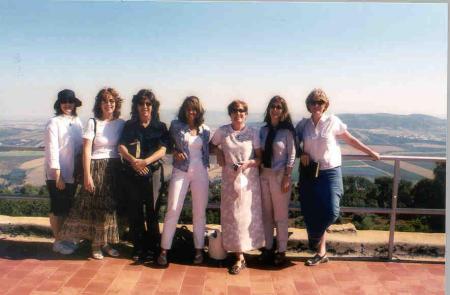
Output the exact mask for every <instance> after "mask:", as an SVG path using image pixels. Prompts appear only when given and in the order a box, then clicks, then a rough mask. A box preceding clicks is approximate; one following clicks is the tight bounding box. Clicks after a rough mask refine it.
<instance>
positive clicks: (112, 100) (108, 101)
mask: <svg viewBox="0 0 450 295" xmlns="http://www.w3.org/2000/svg"><path fill="white" fill-rule="evenodd" d="M102 102H103V103H105V104H108V103H110V104H115V103H116V101H115V100H114V99H104V100H102Z"/></svg>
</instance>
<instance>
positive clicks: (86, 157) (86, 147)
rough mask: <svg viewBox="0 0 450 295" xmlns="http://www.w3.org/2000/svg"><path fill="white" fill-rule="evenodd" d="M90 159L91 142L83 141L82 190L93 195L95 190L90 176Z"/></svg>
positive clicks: (85, 139) (88, 140) (89, 140)
mask: <svg viewBox="0 0 450 295" xmlns="http://www.w3.org/2000/svg"><path fill="white" fill-rule="evenodd" d="M91 159H92V140H91V139H87V138H84V139H83V175H84V188H85V189H86V190H87V191H88V192H91V193H93V192H94V190H95V186H94V181H93V180H92V175H91Z"/></svg>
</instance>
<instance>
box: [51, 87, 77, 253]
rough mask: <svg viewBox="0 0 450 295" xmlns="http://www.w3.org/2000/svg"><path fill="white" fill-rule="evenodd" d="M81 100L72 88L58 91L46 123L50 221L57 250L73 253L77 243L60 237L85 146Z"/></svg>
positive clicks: (54, 245)
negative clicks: (78, 157)
mask: <svg viewBox="0 0 450 295" xmlns="http://www.w3.org/2000/svg"><path fill="white" fill-rule="evenodd" d="M80 106H81V101H80V100H79V99H78V98H76V96H75V93H74V92H73V91H72V90H70V89H64V90H61V91H60V92H59V93H58V99H57V100H56V102H55V104H54V105H53V108H54V110H55V116H54V117H53V118H51V119H50V120H49V121H48V123H47V125H46V127H45V139H44V144H45V178H46V184H47V188H48V191H49V195H50V225H51V228H52V231H53V235H54V237H55V242H54V243H53V251H55V252H59V253H61V254H65V255H67V254H71V253H73V251H74V249H75V244H74V243H73V242H71V241H64V240H61V238H60V229H61V227H62V225H63V222H64V219H65V218H66V216H67V214H68V213H69V210H70V207H71V205H72V201H73V197H74V195H75V191H76V187H77V183H75V179H74V176H73V174H74V167H75V155H76V154H78V153H80V151H81V146H82V139H81V136H82V133H83V126H82V124H81V120H80V119H79V118H78V117H77V107H80Z"/></svg>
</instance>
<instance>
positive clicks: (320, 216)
mask: <svg viewBox="0 0 450 295" xmlns="http://www.w3.org/2000/svg"><path fill="white" fill-rule="evenodd" d="M305 103H306V108H307V109H308V111H309V112H310V113H311V117H310V118H309V119H303V120H301V121H300V122H299V123H298V124H297V126H296V134H297V138H298V142H299V143H302V144H303V146H302V149H301V156H300V164H301V165H300V179H299V194H300V203H301V208H302V214H303V216H304V218H305V224H306V230H307V233H308V241H309V247H310V249H311V250H313V251H316V254H315V255H314V257H312V258H311V259H308V260H307V261H306V262H305V265H307V266H314V265H318V264H320V263H326V262H328V257H327V253H326V229H327V228H328V226H330V225H331V224H333V223H334V222H335V221H336V219H337V218H338V216H339V202H340V199H341V197H342V195H343V193H344V189H343V183H342V172H341V162H342V159H341V158H342V157H341V150H340V147H339V144H338V141H337V140H338V139H340V140H343V141H344V142H345V143H347V144H348V145H350V146H352V147H354V148H356V149H358V150H360V151H362V152H364V153H366V154H368V155H369V156H371V157H372V159H374V160H379V159H380V155H379V154H378V153H377V152H375V151H373V150H372V149H371V148H369V147H368V146H366V145H364V144H363V143H362V142H360V141H359V140H358V139H356V138H355V137H353V136H352V135H351V134H350V133H349V132H348V131H347V125H345V124H344V123H342V121H341V120H340V119H339V118H338V117H336V116H334V115H330V116H328V115H325V111H326V110H327V109H328V106H329V105H330V103H329V100H328V97H327V95H326V94H325V92H324V91H323V90H322V89H314V90H313V91H311V93H310V94H309V95H308V97H307V98H306V101H305ZM302 169H303V171H302Z"/></svg>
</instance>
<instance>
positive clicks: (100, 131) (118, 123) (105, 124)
mask: <svg viewBox="0 0 450 295" xmlns="http://www.w3.org/2000/svg"><path fill="white" fill-rule="evenodd" d="M95 120H96V121H97V129H96V131H97V132H96V134H95V139H94V143H93V146H92V156H91V159H94V160H97V159H109V158H118V157H119V152H118V151H117V144H118V142H119V138H120V134H121V133H122V129H123V126H124V124H125V121H124V120H122V119H116V120H112V121H102V120H99V119H95ZM83 138H85V139H90V140H92V139H93V138H94V120H93V119H89V120H88V123H87V126H86V132H85V133H84V135H83Z"/></svg>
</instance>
